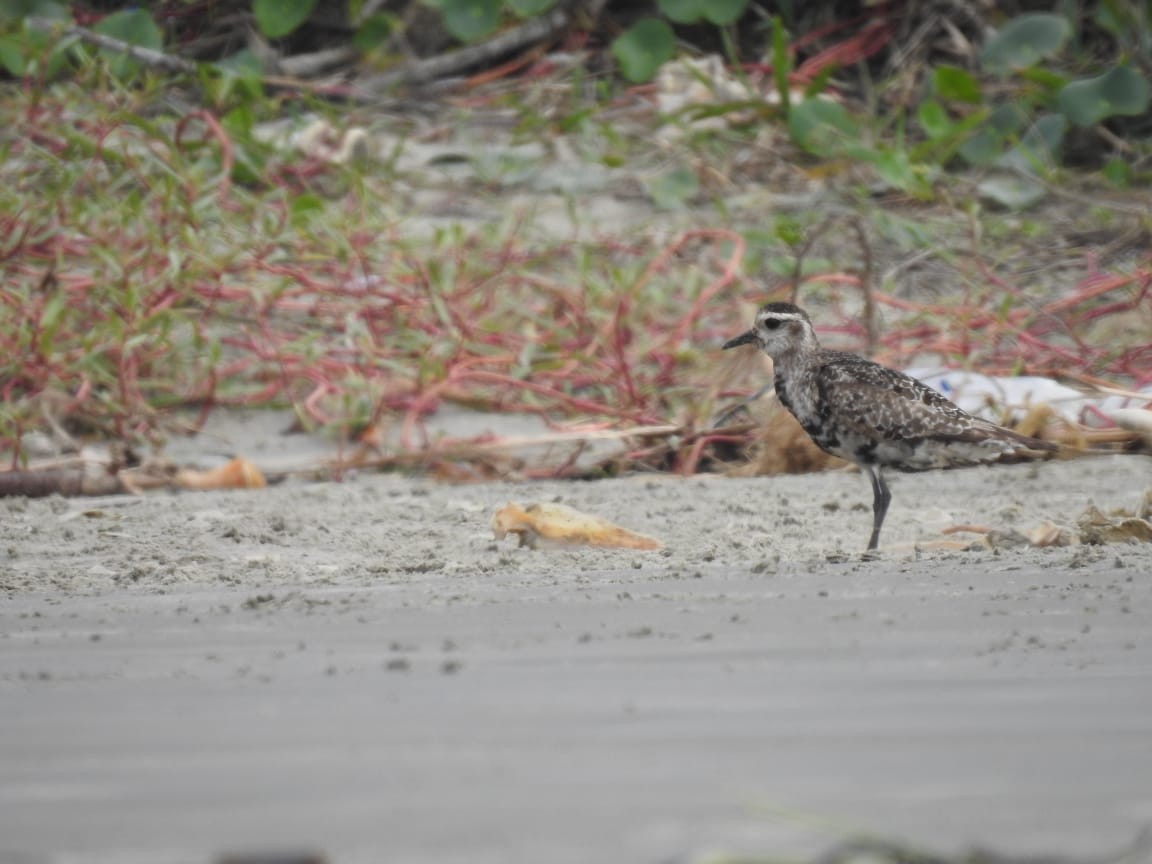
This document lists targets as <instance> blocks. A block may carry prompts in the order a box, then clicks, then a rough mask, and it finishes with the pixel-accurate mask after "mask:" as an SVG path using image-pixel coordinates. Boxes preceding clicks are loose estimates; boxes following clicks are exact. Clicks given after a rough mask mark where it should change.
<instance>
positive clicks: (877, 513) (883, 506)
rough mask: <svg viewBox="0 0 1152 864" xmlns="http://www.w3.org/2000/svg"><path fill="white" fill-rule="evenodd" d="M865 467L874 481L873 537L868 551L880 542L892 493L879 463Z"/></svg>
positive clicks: (869, 542)
mask: <svg viewBox="0 0 1152 864" xmlns="http://www.w3.org/2000/svg"><path fill="white" fill-rule="evenodd" d="M864 468H865V470H867V472H868V478H869V479H870V480H871V481H872V539H871V540H869V541H868V551H869V552H871V551H872V550H873V549H875V548H876V546H877V545H878V544H879V543H880V526H882V525H883V524H884V517H885V516H886V515H887V513H888V505H889V504H890V503H891V501H892V493H891V492H889V491H888V484H887V483H885V482H884V474H883V473H882V471H883V469H882V468H881V467H880V466H879V465H865V466H864Z"/></svg>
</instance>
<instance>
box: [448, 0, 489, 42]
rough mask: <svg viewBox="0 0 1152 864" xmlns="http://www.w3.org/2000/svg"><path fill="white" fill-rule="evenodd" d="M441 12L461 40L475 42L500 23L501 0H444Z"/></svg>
mask: <svg viewBox="0 0 1152 864" xmlns="http://www.w3.org/2000/svg"><path fill="white" fill-rule="evenodd" d="M440 14H441V16H443V18H444V26H445V27H447V28H448V32H449V33H451V34H452V35H453V36H455V37H456V38H457V39H459V40H460V41H461V42H475V41H476V40H477V39H483V38H484V37H485V36H487V35H488V34H489V33H491V32H492V31H493V30H495V29H496V25H497V24H499V23H500V0H443V2H442V3H441V4H440Z"/></svg>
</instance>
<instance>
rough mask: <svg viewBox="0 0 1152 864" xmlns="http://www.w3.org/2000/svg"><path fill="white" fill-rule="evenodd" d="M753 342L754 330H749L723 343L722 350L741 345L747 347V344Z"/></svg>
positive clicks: (754, 339)
mask: <svg viewBox="0 0 1152 864" xmlns="http://www.w3.org/2000/svg"><path fill="white" fill-rule="evenodd" d="M755 341H756V331H755V330H749V331H748V332H747V333H741V334H740V335H739V336H737V337H736V338H735V339H729V340H728V341H727V342H725V343H724V346H723V349H722V350H724V351H727V350H728V349H729V348H738V347H740V346H741V345H747V344H748V343H749V342H755Z"/></svg>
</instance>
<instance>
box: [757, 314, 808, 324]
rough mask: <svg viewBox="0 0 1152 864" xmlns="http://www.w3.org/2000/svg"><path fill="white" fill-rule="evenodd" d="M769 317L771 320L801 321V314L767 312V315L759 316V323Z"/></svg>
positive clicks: (802, 318)
mask: <svg viewBox="0 0 1152 864" xmlns="http://www.w3.org/2000/svg"><path fill="white" fill-rule="evenodd" d="M769 318H771V319H772V320H773V321H803V320H804V317H803V316H802V315H797V314H796V313H795V312H769V313H768V314H767V315H761V316H760V323H761V324H763V323H764V322H765V321H767V320H768V319H769Z"/></svg>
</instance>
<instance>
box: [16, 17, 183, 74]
mask: <svg viewBox="0 0 1152 864" xmlns="http://www.w3.org/2000/svg"><path fill="white" fill-rule="evenodd" d="M25 23H26V24H27V25H28V26H29V27H31V28H32V29H34V30H40V31H42V32H45V33H61V34H63V35H65V36H74V37H75V38H77V39H79V40H80V41H81V42H86V43H88V44H89V45H95V46H96V47H97V48H106V49H107V50H109V51H115V52H117V53H119V54H123V55H125V56H126V57H131V58H132V59H133V60H135V61H137V62H138V63H140V64H141V65H142V66H147V67H148V68H149V69H156V70H159V71H161V72H181V73H190V72H195V71H196V64H195V63H192V62H191V61H189V60H185V59H183V58H182V57H173V56H172V55H171V54H165V53H164V52H163V51H154V50H153V49H151V48H144V47H141V46H140V45H132V44H131V43H129V42H125V41H124V40H122V39H114V38H112V37H111V36H105V35H104V34H103V33H96V32H95V31H93V30H89V29H88V28H87V27H78V26H76V25H75V24H65V23H63V22H60V21H54V20H52V19H51V18H38V17H31V18H27V19H26V20H25Z"/></svg>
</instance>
